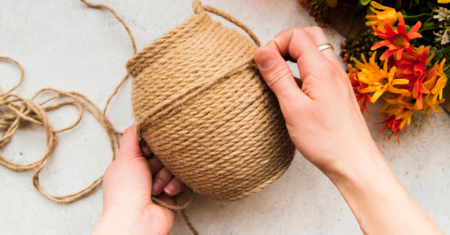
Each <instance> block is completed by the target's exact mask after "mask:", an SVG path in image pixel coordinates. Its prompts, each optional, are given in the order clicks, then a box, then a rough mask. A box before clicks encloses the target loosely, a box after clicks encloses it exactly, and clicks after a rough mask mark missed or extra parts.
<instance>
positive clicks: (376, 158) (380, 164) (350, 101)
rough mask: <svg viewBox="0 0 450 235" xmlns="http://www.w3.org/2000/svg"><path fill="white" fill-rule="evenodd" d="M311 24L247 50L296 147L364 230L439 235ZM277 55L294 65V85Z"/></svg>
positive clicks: (331, 54) (379, 232)
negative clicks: (402, 180) (385, 154)
mask: <svg viewBox="0 0 450 235" xmlns="http://www.w3.org/2000/svg"><path fill="white" fill-rule="evenodd" d="M325 43H328V40H327V38H326V37H325V35H324V33H323V31H322V29H320V28H318V27H311V28H304V29H303V28H295V29H291V30H286V31H283V32H281V33H279V34H278V35H277V36H276V37H275V38H274V39H272V40H271V41H270V42H269V43H268V44H267V46H264V47H261V48H259V49H258V50H256V52H255V61H256V64H257V65H258V68H259V70H260V72H261V75H262V76H263V78H264V80H265V81H266V83H267V84H268V85H269V87H270V88H271V89H272V91H273V92H274V93H275V95H276V96H277V98H278V101H279V103H280V106H281V111H282V112H283V116H284V117H285V119H286V126H287V129H288V131H289V135H290V137H291V139H292V141H293V142H294V144H295V146H296V147H297V149H298V150H299V151H300V152H301V153H302V154H303V156H304V157H305V158H307V159H308V160H309V161H310V162H312V163H313V164H314V165H316V166H317V167H318V168H319V169H321V170H322V171H323V172H324V173H325V174H326V175H327V176H328V177H329V178H330V180H331V181H332V182H333V183H334V184H335V185H336V187H337V188H338V190H339V191H340V193H341V194H342V195H343V197H344V199H345V200H346V202H347V203H348V205H349V206H350V209H351V210H352V212H353V214H354V215H355V217H356V219H357V220H358V223H359V225H360V227H361V229H362V231H363V232H364V234H408V235H411V234H443V233H442V231H441V230H440V229H439V227H438V226H437V225H436V224H435V223H434V222H433V220H432V219H431V218H430V217H429V216H428V215H427V214H426V212H425V211H423V210H422V208H420V206H419V205H418V204H417V202H416V201H414V199H413V198H412V197H411V195H409V193H408V191H406V189H405V188H404V187H403V185H402V184H401V183H400V181H399V180H398V179H397V178H396V177H395V175H394V174H393V173H392V171H391V169H390V168H389V166H388V164H387V163H386V161H385V160H384V158H383V156H382V155H381V153H380V152H379V151H378V148H377V147H376V145H375V143H374V141H373V139H372V137H371V135H370V133H369V130H368V128H367V125H366V123H365V121H364V119H363V116H362V114H361V111H360V108H359V106H358V104H357V102H356V98H355V95H354V93H353V89H352V87H351V85H350V81H349V78H348V76H347V74H346V73H345V72H344V70H343V69H342V67H341V65H340V64H339V62H338V60H337V59H336V56H335V55H334V53H333V50H330V49H325V50H323V51H320V50H319V49H318V46H320V45H322V44H325ZM285 60H291V61H294V62H297V65H298V69H299V72H300V77H301V79H302V83H303V84H302V86H301V88H300V87H299V86H298V85H297V82H296V80H295V79H294V77H293V75H292V73H291V70H290V69H289V67H288V65H287V63H286V61H285Z"/></svg>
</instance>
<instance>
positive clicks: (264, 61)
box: [255, 48, 278, 69]
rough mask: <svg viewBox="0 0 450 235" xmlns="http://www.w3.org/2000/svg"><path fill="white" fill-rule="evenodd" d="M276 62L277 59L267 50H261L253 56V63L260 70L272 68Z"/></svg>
mask: <svg viewBox="0 0 450 235" xmlns="http://www.w3.org/2000/svg"><path fill="white" fill-rule="evenodd" d="M277 61H278V59H277V57H276V56H275V54H274V53H273V52H272V51H271V50H270V49H269V48H261V49H259V50H258V52H257V53H256V55H255V62H256V64H258V66H259V67H260V68H262V69H268V68H270V67H272V66H274V65H275V64H276V63H277Z"/></svg>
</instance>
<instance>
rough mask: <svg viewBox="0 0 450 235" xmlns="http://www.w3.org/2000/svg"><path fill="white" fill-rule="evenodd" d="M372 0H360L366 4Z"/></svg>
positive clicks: (362, 3)
mask: <svg viewBox="0 0 450 235" xmlns="http://www.w3.org/2000/svg"><path fill="white" fill-rule="evenodd" d="M371 1H372V0H360V2H361V5H363V6H365V5H367V4H369V3H370V2H371Z"/></svg>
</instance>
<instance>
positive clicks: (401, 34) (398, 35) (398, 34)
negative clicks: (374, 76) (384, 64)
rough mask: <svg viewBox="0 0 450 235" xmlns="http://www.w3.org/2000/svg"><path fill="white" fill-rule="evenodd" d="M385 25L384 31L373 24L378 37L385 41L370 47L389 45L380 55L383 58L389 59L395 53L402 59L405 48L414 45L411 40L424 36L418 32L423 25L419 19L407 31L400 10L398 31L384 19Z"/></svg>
mask: <svg viewBox="0 0 450 235" xmlns="http://www.w3.org/2000/svg"><path fill="white" fill-rule="evenodd" d="M383 25H384V29H385V30H386V32H382V31H380V30H379V29H377V28H376V27H375V26H372V28H373V30H375V33H377V34H378V37H380V38H382V39H384V41H381V42H379V43H377V44H375V45H373V46H372V48H370V49H371V50H376V49H378V48H380V47H384V46H387V47H388V49H387V50H386V52H385V53H384V54H383V55H382V56H381V57H380V59H381V60H385V59H387V58H388V57H389V56H391V55H392V54H394V58H395V59H396V60H401V59H402V56H403V51H405V49H407V48H412V45H411V44H410V43H409V42H410V41H411V40H413V39H415V38H421V37H422V35H421V34H419V33H417V31H418V30H419V28H420V26H421V25H422V23H421V22H420V21H418V22H417V24H416V25H414V27H412V28H411V30H410V31H409V32H406V26H405V20H404V19H403V15H402V13H401V12H398V25H397V31H394V30H393V29H392V28H391V26H390V25H389V23H388V22H386V21H383ZM412 49H413V48H412Z"/></svg>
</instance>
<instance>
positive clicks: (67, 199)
mask: <svg viewBox="0 0 450 235" xmlns="http://www.w3.org/2000/svg"><path fill="white" fill-rule="evenodd" d="M81 2H83V3H84V4H86V5H88V6H89V7H92V8H98V9H102V8H103V9H106V10H108V11H110V12H111V13H112V14H113V15H114V17H115V18H116V19H117V20H118V21H119V22H120V23H121V24H122V25H123V26H124V28H125V30H126V31H127V33H128V35H129V36H130V39H131V42H132V44H133V51H134V53H136V45H135V42H134V37H133V35H132V34H131V31H130V29H129V28H128V26H127V25H126V24H125V22H124V21H123V20H122V19H121V18H120V17H119V16H118V15H117V13H116V12H115V11H114V10H113V9H112V8H110V7H108V6H106V5H103V4H92V3H89V2H87V1H86V0H81ZM0 60H9V61H10V62H12V63H14V64H16V65H17V66H18V67H19V69H20V72H21V77H20V81H19V83H18V84H17V85H16V86H15V87H13V88H12V89H10V90H9V91H7V92H5V93H2V92H1V89H0V107H4V110H3V112H5V110H9V111H6V114H4V113H3V112H1V111H0V131H2V132H3V135H2V137H1V138H0V148H2V147H4V146H5V145H6V144H8V143H9V141H11V138H12V137H13V135H14V133H16V131H17V130H18V129H19V127H20V126H21V125H22V124H24V123H26V122H30V123H34V124H37V125H40V126H43V127H44V130H45V133H46V142H47V150H46V151H45V154H44V156H43V157H42V158H41V159H39V160H38V161H36V162H33V163H29V164H17V163H14V162H12V161H10V160H8V159H7V158H5V157H3V156H1V155H0V165H3V166H5V167H7V168H9V169H11V170H14V171H26V170H31V169H34V168H36V171H35V173H34V174H33V186H34V187H35V188H36V189H37V190H38V191H39V192H40V193H41V194H42V195H44V196H45V197H47V198H48V199H50V200H52V201H54V202H59V203H71V202H74V201H77V200H79V199H81V198H84V197H86V196H87V195H89V193H91V192H93V191H94V190H95V189H97V188H98V187H99V186H100V185H101V184H102V182H103V176H100V177H99V178H98V179H96V180H94V182H92V183H91V184H90V185H88V186H87V187H86V188H84V189H82V190H80V191H78V192H76V193H72V194H69V195H64V196H54V195H51V194H49V193H47V192H46V191H45V190H44V189H43V188H42V187H41V186H40V184H39V173H40V172H41V170H42V169H43V168H44V167H45V165H46V164H47V161H48V159H49V157H50V156H51V154H52V152H53V150H54V148H55V146H56V142H57V138H56V134H57V133H60V132H63V131H67V130H70V129H72V128H74V127H75V126H76V125H78V123H79V122H80V121H81V119H82V117H83V112H84V110H87V111H89V112H90V113H92V115H93V116H94V117H95V119H97V121H98V122H99V123H100V124H101V125H102V127H103V129H104V130H105V132H106V134H107V136H108V139H109V141H110V143H111V151H112V161H114V159H115V158H116V155H117V151H118V149H119V136H120V135H121V134H122V132H120V131H118V130H116V129H115V128H114V127H113V126H112V124H111V123H110V122H109V120H108V118H107V117H106V110H107V108H108V105H109V102H110V101H111V99H112V98H113V97H114V95H115V94H116V93H117V91H118V89H119V88H120V86H121V85H122V84H123V83H124V81H125V80H126V79H127V77H128V74H127V75H126V76H125V77H124V78H123V79H122V81H121V82H120V83H119V85H118V86H117V87H116V89H115V90H114V92H113V93H112V94H111V96H110V97H109V98H108V100H107V102H106V105H105V107H104V109H103V111H101V110H100V109H99V108H98V106H97V105H95V104H94V103H93V102H92V101H91V100H90V99H89V98H87V97H86V96H84V95H83V94H80V93H78V92H64V91H60V90H57V89H53V88H44V89H41V90H40V91H38V92H37V93H36V94H35V95H34V96H33V97H32V98H31V99H26V98H23V97H21V96H19V95H16V94H11V92H12V91H14V90H15V89H16V88H17V87H19V86H20V84H21V83H22V81H23V78H24V70H23V68H22V66H21V65H20V64H19V63H18V62H17V61H15V60H13V59H11V58H9V57H0ZM45 92H53V93H55V95H54V96H53V97H51V98H49V99H47V100H45V101H43V102H41V103H37V102H36V101H35V99H36V98H37V97H38V96H39V95H40V94H42V93H45ZM59 98H65V99H66V100H64V101H61V102H59V103H57V104H54V105H47V103H48V102H50V101H52V100H56V99H59ZM67 99H69V100H67ZM46 105H47V106H46ZM65 105H73V106H75V107H76V108H78V110H79V116H78V119H77V121H75V122H74V123H73V124H72V125H70V126H69V127H66V128H64V129H61V130H54V129H53V127H52V125H51V124H50V123H49V121H48V119H47V112H49V111H52V110H55V109H58V108H59V107H62V106H65Z"/></svg>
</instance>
